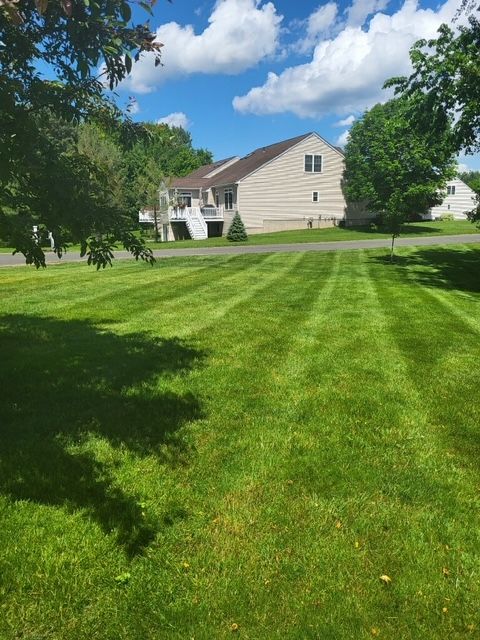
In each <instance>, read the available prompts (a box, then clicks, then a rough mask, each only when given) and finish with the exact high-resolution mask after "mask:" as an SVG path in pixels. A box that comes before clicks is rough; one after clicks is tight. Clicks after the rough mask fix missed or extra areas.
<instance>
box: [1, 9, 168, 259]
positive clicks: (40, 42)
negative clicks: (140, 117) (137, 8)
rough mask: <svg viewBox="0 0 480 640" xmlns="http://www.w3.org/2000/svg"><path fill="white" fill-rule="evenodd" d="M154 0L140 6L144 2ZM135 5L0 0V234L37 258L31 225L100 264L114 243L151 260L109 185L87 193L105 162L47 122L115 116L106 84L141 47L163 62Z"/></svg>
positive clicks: (119, 76)
mask: <svg viewBox="0 0 480 640" xmlns="http://www.w3.org/2000/svg"><path fill="white" fill-rule="evenodd" d="M154 2H155V0H143V1H139V2H138V4H139V5H141V6H142V7H143V8H144V9H146V10H149V9H150V8H151V6H152V5H153V4H154ZM132 4H137V3H133V2H126V1H120V2H112V1H111V0H96V1H95V2H91V1H90V0H75V1H73V0H1V1H0V236H2V237H3V238H4V239H8V240H10V241H12V242H13V243H14V245H15V247H16V248H17V249H18V250H20V251H22V252H23V253H24V255H25V257H26V260H27V262H30V263H34V264H35V265H36V266H40V265H44V264H45V257H44V255H43V252H42V250H41V249H40V248H39V247H38V245H37V244H36V242H35V238H34V237H33V236H32V233H31V229H32V225H34V224H35V225H38V226H39V227H40V228H44V229H48V230H49V231H52V232H53V233H54V235H56V236H57V238H58V239H59V240H60V242H59V245H60V246H59V247H58V250H59V252H61V250H62V249H61V244H62V242H61V240H62V239H63V238H64V237H65V232H66V231H68V232H69V233H70V234H71V235H72V236H73V237H74V238H75V240H79V241H80V242H81V243H82V245H83V250H84V251H85V252H86V253H88V254H89V258H90V261H91V262H93V263H94V264H97V265H104V264H108V263H109V262H110V261H111V249H112V247H113V246H114V244H115V242H117V241H120V242H121V243H123V245H124V246H125V247H126V248H127V249H129V250H130V251H132V253H133V254H134V255H135V256H136V257H137V258H138V257H140V258H143V259H147V260H151V252H150V251H149V250H148V249H146V248H145V246H144V245H143V243H142V242H141V241H139V240H138V239H137V238H135V236H134V235H133V234H132V233H130V231H129V228H128V226H125V222H126V220H125V217H123V216H121V215H117V214H118V211H117V210H116V207H115V206H112V201H111V198H110V195H111V194H110V189H104V191H106V192H107V193H105V194H104V195H100V194H98V193H97V194H96V196H95V194H94V193H93V188H94V186H97V187H98V186H99V183H100V184H102V167H101V166H97V164H96V163H94V162H92V161H91V159H89V158H88V154H84V153H80V151H79V150H78V148H75V145H70V146H69V145H68V144H63V142H62V140H61V138H60V136H58V135H57V134H56V132H55V131H53V130H52V127H51V126H50V124H51V118H52V117H53V118H55V119H56V121H57V124H56V125H55V126H56V127H58V126H59V125H58V122H64V123H65V126H67V125H68V123H71V122H77V123H78V122H82V121H86V120H97V121H99V122H109V123H112V122H114V121H116V120H117V121H118V120H119V118H120V113H119V111H118V109H116V108H115V106H114V104H113V103H112V102H110V101H107V100H106V99H105V97H104V86H105V83H107V84H108V85H109V87H110V88H114V87H115V86H116V85H117V84H118V83H119V82H120V81H121V80H122V79H124V78H125V77H126V75H127V74H128V73H129V72H130V70H131V68H132V64H133V62H134V61H135V59H138V57H139V55H140V54H141V53H142V51H152V52H153V53H154V54H155V55H154V58H155V64H159V63H160V58H159V55H160V47H161V45H160V44H159V43H157V42H155V39H154V34H152V33H151V32H150V29H149V27H148V24H144V25H133V24H132V23H131V5H132ZM100 65H102V68H103V72H102V73H100V74H99V73H98V68H99V67H100ZM67 129H68V127H67ZM69 135H70V133H69ZM65 142H66V143H67V142H68V141H65ZM107 184H108V181H107ZM46 187H48V188H47V189H46ZM87 196H89V197H87ZM82 202H83V206H82Z"/></svg>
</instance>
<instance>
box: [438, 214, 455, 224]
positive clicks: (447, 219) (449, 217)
mask: <svg viewBox="0 0 480 640" xmlns="http://www.w3.org/2000/svg"><path fill="white" fill-rule="evenodd" d="M440 220H441V221H442V222H452V221H453V220H455V216H454V215H453V213H442V215H441V216H440Z"/></svg>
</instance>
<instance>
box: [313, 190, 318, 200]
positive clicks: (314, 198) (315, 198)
mask: <svg viewBox="0 0 480 640" xmlns="http://www.w3.org/2000/svg"><path fill="white" fill-rule="evenodd" d="M312 202H318V191H312Z"/></svg>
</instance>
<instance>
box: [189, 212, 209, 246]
mask: <svg viewBox="0 0 480 640" xmlns="http://www.w3.org/2000/svg"><path fill="white" fill-rule="evenodd" d="M185 212H186V216H185V222H186V223H187V229H188V232H189V233H190V236H191V237H192V238H193V239H194V240H205V239H206V238H208V226H207V223H206V222H205V220H204V218H203V216H202V214H201V212H200V207H188V208H186V209H185Z"/></svg>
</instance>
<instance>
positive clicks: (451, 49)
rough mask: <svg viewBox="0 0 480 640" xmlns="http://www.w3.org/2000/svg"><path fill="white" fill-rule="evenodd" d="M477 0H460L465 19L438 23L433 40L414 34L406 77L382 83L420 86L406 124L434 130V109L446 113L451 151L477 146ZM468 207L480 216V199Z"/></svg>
mask: <svg viewBox="0 0 480 640" xmlns="http://www.w3.org/2000/svg"><path fill="white" fill-rule="evenodd" d="M479 11H480V5H478V2H476V1H474V0H463V2H462V4H461V8H460V12H459V14H458V15H457V24H458V19H459V18H460V17H461V16H468V17H467V23H466V24H463V25H459V26H458V27H457V29H456V30H455V31H454V30H453V29H452V28H451V27H450V26H448V25H445V24H443V25H442V26H441V27H440V29H439V36H438V38H436V39H433V40H429V41H427V40H419V41H418V42H417V43H415V45H414V46H413V47H412V49H411V51H410V59H411V62H412V66H413V72H412V74H411V75H410V76H409V77H397V78H391V79H390V80H388V81H387V82H386V84H385V86H386V87H395V93H396V95H398V96H401V97H411V96H414V95H416V94H418V93H419V92H420V93H421V94H422V95H423V96H424V100H423V101H422V103H421V104H419V105H418V108H417V109H415V110H412V112H411V115H410V122H411V126H412V127H413V128H415V129H416V130H418V131H419V132H420V133H421V134H425V132H430V135H432V136H434V135H435V132H436V131H437V130H438V115H439V114H442V117H443V116H444V115H445V114H446V115H447V117H448V119H449V120H450V122H451V126H452V150H453V151H454V152H456V153H460V152H463V153H467V154H469V153H475V152H478V151H480V21H479V19H478V12H479ZM478 201H479V204H478V206H477V208H476V209H475V210H474V211H472V212H471V213H470V216H469V217H470V219H471V220H472V221H477V222H478V221H480V199H479V200H478Z"/></svg>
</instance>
